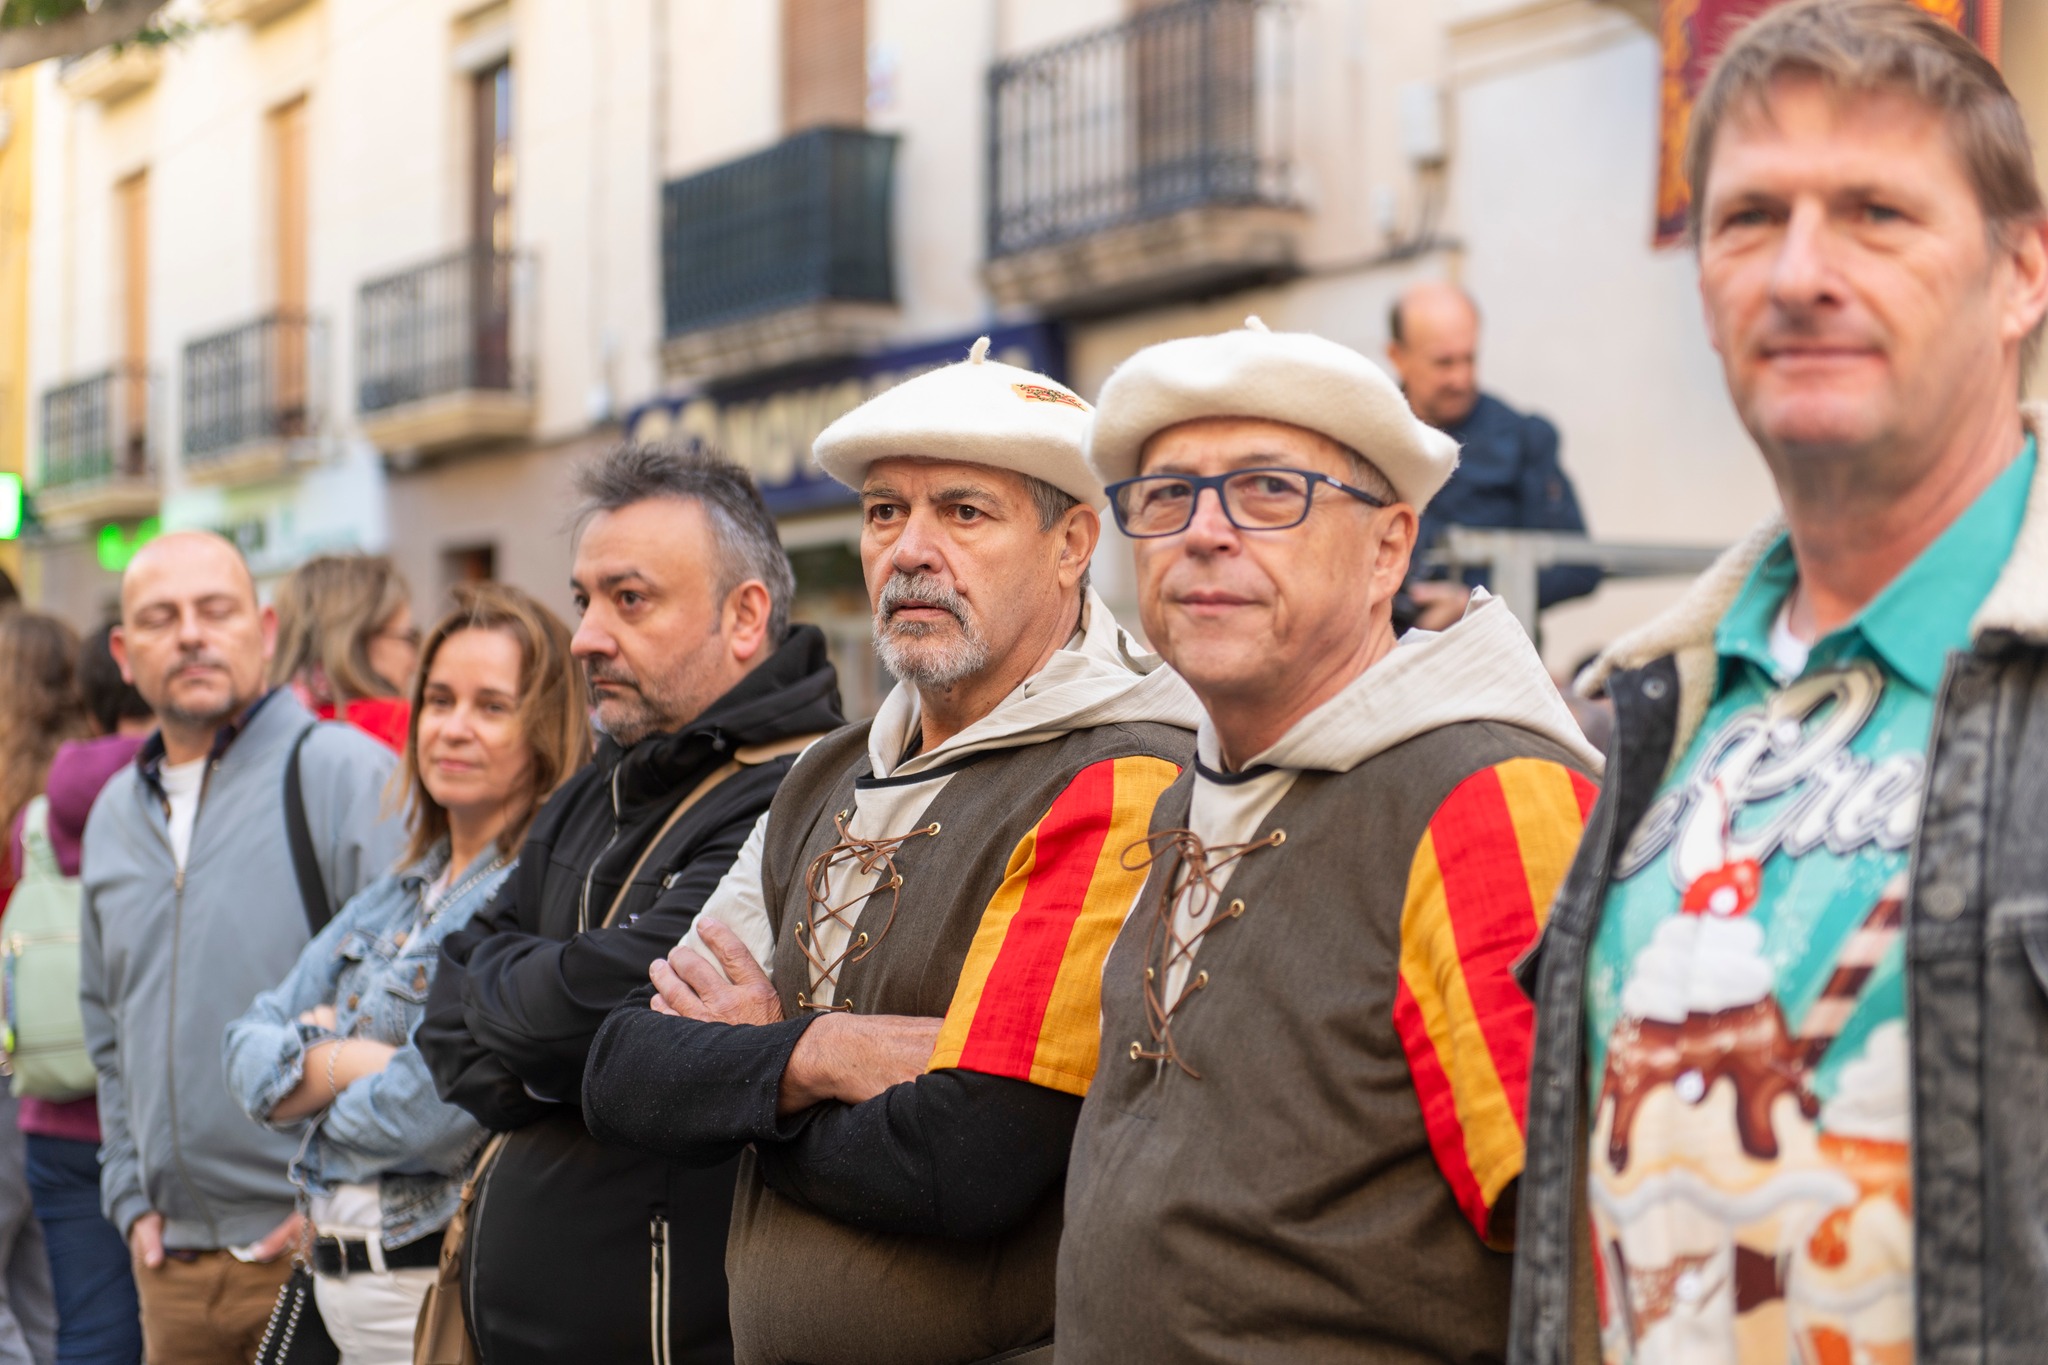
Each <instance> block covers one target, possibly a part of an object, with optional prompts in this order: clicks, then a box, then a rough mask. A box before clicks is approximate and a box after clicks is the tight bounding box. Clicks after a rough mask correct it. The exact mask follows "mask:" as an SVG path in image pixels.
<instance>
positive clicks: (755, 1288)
mask: <svg viewBox="0 0 2048 1365" xmlns="http://www.w3.org/2000/svg"><path fill="white" fill-rule="evenodd" d="M1088 413H1089V409H1088V405H1087V404H1086V403H1084V402H1082V401H1081V399H1080V398H1078V397H1076V396H1075V395H1074V394H1073V393H1072V392H1070V391H1069V390H1068V389H1067V388H1065V387H1064V386H1063V385H1060V384H1058V383H1057V382H1055V381H1054V380H1052V379H1049V378H1047V377H1046V376H1044V375H1042V374H1035V373H1033V372H1031V371H1029V370H1022V369H1018V368H1016V367H1014V366H1010V365H1004V364H1001V363H999V362H997V361H994V360H990V359H989V358H988V340H987V338H985V337H984V338H982V339H981V340H980V341H978V342H977V343H975V346H974V348H973V349H972V350H971V351H969V352H968V357H967V359H966V360H965V361H962V362H960V363H958V364H954V365H947V366H944V367H942V368H940V369H937V370H933V371H931V372H929V373H927V374H923V375H920V376H918V377H917V378H915V379H912V380H910V381H908V382H907V383H904V384H901V385H898V386H897V387H896V388H893V389H891V390H889V391H888V392H886V393H883V394H881V395H879V396H877V397H875V398H872V399H870V400H868V402H867V403H865V404H863V405H862V406H860V407H858V408H856V409H854V410H853V411H852V412H850V413H848V414H846V415H845V416H844V417H841V418H840V419H839V420H838V421H837V422H834V423H833V424H832V425H831V426H830V427H828V428H826V430H825V431H824V433H823V434H822V435H820V436H819V437H818V441H817V445H816V447H815V449H816V454H817V457H818V463H819V464H820V465H821V466H823V468H824V470H825V472H826V473H828V474H830V475H831V476H832V477H833V478H835V479H838V480H839V481H840V482H841V483H844V484H846V485H847V486H848V487H849V488H854V489H857V490H859V493H860V500H861V520H862V529H861V541H860V554H861V567H862V569H863V571H864V573H865V575H866V578H867V584H868V592H869V596H870V597H871V599H872V600H873V602H874V607H875V643H876V648H877V649H878V650H879V651H880V652H881V655H882V658H883V660H884V661H885V662H886V663H887V664H888V666H889V669H890V671H891V672H892V673H894V674H895V675H896V677H897V678H898V679H900V680H901V682H902V686H900V687H898V688H896V689H895V690H894V691H893V692H891V693H890V694H889V697H888V699H887V700H886V701H884V702H883V703H882V709H881V712H880V713H879V714H878V715H877V716H876V717H875V719H874V721H873V722H872V723H871V724H867V725H857V726H849V727H847V728H846V729H845V730H843V731H841V732H840V733H838V734H836V735H834V736H832V737H831V738H829V739H827V740H825V741H824V742H822V743H820V744H819V745H818V746H817V747H816V748H815V749H813V750H812V751H811V752H810V753H809V754H807V755H805V756H804V758H803V759H802V761H800V762H799V763H798V764H797V765H796V768H795V770H794V771H793V772H792V773H791V774H790V777H789V780H788V781H787V782H786V783H784V784H783V788H782V790H781V791H780V792H778V793H777V794H776V797H775V804H774V806H773V807H772V808H771V809H770V811H769V814H768V816H767V818H766V819H765V820H763V821H762V822H761V824H760V825H759V826H758V827H757V828H756V830H755V832H754V835H753V836H752V837H751V838H750V839H749V840H748V843H747V846H746V848H745V849H744V850H743V851H742V852H741V854H740V857H739V861H738V863H737V864H736V865H735V866H734V868H733V870H732V873H731V875H729V876H728V877H727V878H726V879H725V881H724V882H723V883H722V884H721V885H720V886H719V888H718V891H717V893H716V894H715V895H714V896H713V897H712V898H711V900H710V901H709V902H708V903H707V904H706V905H705V907H704V914H703V916H702V917H701V918H700V919H699V921H698V923H697V925H696V926H695V927H694V928H693V930H692V932H691V934H690V936H689V937H688V938H686V939H685V940H684V941H683V942H682V943H681V944H679V945H677V946H676V948H675V951H673V952H672V953H670V954H669V956H668V958H667V959H666V960H665V961H656V962H655V963H653V964H651V967H650V969H649V975H650V976H651V977H652V978H653V980H654V983H655V986H656V987H657V989H658V991H659V994H658V995H657V996H656V998H655V1000H654V1002H653V1005H654V1008H652V1009H648V1008H642V1007H639V1006H629V1007H627V1008H625V1009H622V1010H620V1011H619V1012H618V1013H616V1014H614V1015H613V1016H612V1018H611V1020H610V1022H608V1023H607V1024H606V1025H605V1027H604V1031H603V1032H602V1033H600V1034H599V1035H598V1038H597V1041H596V1042H595V1043H594V1044H593V1045H592V1046H591V1049H590V1066H589V1076H588V1079H587V1080H586V1081H585V1084H584V1099H585V1108H586V1110H587V1112H588V1114H589V1118H590V1124H591V1131H593V1132H596V1133H601V1134H606V1135H608V1136H612V1137H616V1138H617V1139H619V1140H620V1141H623V1142H630V1143H633V1144H635V1145H637V1146H641V1147H644V1148H646V1149H648V1150H649V1151H654V1152H661V1153H665V1154H667V1155H670V1156H673V1157H676V1158H677V1159H679V1160H687V1161H701V1162H710V1163H715V1162H721V1161H724V1160H728V1159H730V1157H731V1156H732V1155H733V1154H734V1153H737V1152H739V1151H741V1150H742V1149H743V1148H744V1149H749V1150H748V1151H747V1154H746V1156H745V1157H744V1158H743V1159H742V1160H743V1164H742V1166H741V1174H740V1180H739V1193H738V1195H737V1197H736V1198H735V1200H734V1204H733V1224H732V1241H731V1244H730V1248H729V1250H728V1252H727V1256H726V1266H727V1268H728V1270H729V1271H730V1272H731V1275H732V1323H733V1346H734V1355H735V1358H736V1359H737V1360H739V1361H740V1362H741V1365H797V1362H802V1363H803V1365H957V1362H964V1361H971V1360H982V1359H985V1358H996V1359H1001V1360H1007V1361H1017V1362H1019V1363H1020V1365H1021V1362H1022V1361H1023V1360H1027V1359H1028V1360H1048V1359H1050V1358H1051V1357H1052V1347H1051V1344H1050V1342H1049V1341H1048V1340H1047V1338H1049V1337H1050V1336H1051V1335H1052V1328H1053V1296H1052V1270H1053V1261H1054V1256H1055V1254H1056V1252H1057V1249H1058V1246H1059V1239H1060V1199H1061V1191H1062V1189H1063V1188H1064V1185H1065V1181H1066V1166H1067V1144H1068V1140H1069V1138H1070V1137H1071V1136H1072V1134H1073V1130H1074V1120H1075V1116H1076V1115H1077V1114H1078V1113H1079V1111H1080V1108H1081V1096H1082V1095H1084V1094H1085V1093H1086V1092H1087V1090H1088V1086H1089V1084H1090V1082H1091V1081H1092V1080H1093V1078H1094V1075H1095V1071H1096V1052H1097V1046H1098V1042H1099V1039H1100V1030H1099V1026H1098V1022H1097V1016H1098V1013H1099V1011H1098V1009H1097V1003H1096V1002H1097V997H1098V993H1099V990H1100V985H1101V980H1102V954H1103V953H1104V952H1105V951H1106V950H1107V949H1108V947H1109V944H1110V942H1111V940H1112V939H1114V938H1115V937H1116V932H1117V929H1118V928H1119V926H1121V925H1122V923H1123V919H1124V915H1125V913H1126V912H1127V911H1128V910H1129V909H1130V907H1131V900H1132V897H1133V896H1134V895H1135V894H1136V893H1137V889H1138V885H1139V883H1140V882H1142V881H1143V879H1144V874H1143V872H1142V870H1140V869H1138V868H1136V867H1135V866H1134V865H1133V864H1132V863H1131V862H1130V861H1128V860H1127V856H1126V855H1127V854H1128V853H1129V851H1130V850H1131V848H1132V846H1133V845H1134V844H1136V843H1138V842H1140V841H1141V840H1143V838H1144V837H1145V831H1146V828H1147V823H1148V822H1149V820H1150V819H1151V815H1152V807H1153V803H1154V802H1155V801H1156V800H1157V799H1158V796H1159V793H1160V792H1162V791H1164V790H1165V789H1166V787H1167V786H1168V785H1169V784H1170V783H1171V782H1172V781H1173V779H1174V777H1175V776H1176V775H1177V774H1178V773H1179V771H1180V769H1181V766H1182V765H1183V764H1185V763H1186V762H1187V760H1188V758H1189V756H1190V750H1191V747H1192V743H1191V742H1192V736H1191V735H1190V734H1189V728H1190V727H1192V725H1193V724H1194V721H1195V719H1196V716H1197V715H1198V712H1197V710H1196V707H1195V701H1194V696H1193V694H1192V693H1190V692H1189V691H1188V690H1187V685H1186V684H1185V683H1183V682H1181V680H1180V679H1179V678H1178V677H1177V676H1176V675H1175V674H1174V673H1173V671H1172V670H1171V669H1166V668H1160V667H1157V663H1158V661H1157V660H1156V659H1154V658H1153V657H1152V656H1151V655H1149V654H1146V653H1144V652H1143V651H1142V650H1140V649H1139V647H1138V646H1137V644H1136V643H1135V642H1134V641H1133V640H1132V639H1131V638H1130V637H1129V636H1128V635H1126V634H1125V633H1124V631H1123V630H1122V628H1121V627H1119V626H1118V625H1117V623H1116V620H1115V618H1114V617H1113V616H1111V615H1110V612H1109V608H1108V607H1107V606H1105V605H1104V604H1103V602H1102V599H1101V598H1100V597H1097V596H1096V595H1095V594H1094V593H1093V592H1091V591H1089V590H1088V588H1087V587H1086V580H1087V571H1088V564H1089V561H1090V559H1091V558H1092V556H1093V554H1094V552H1095V545H1096V538H1097V536H1098V534H1099V533H1100V529H1101V522H1100V519H1099V513H1098V511H1097V508H1098V507H1100V506H1101V505H1102V502H1103V492H1102V485H1101V483H1100V481H1099V480H1097V479H1096V478H1095V476H1094V475H1093V474H1091V473H1090V472H1089V470H1088V466H1087V465H1086V463H1084V461H1083V459H1082V455H1081V450H1082V441H1083V439H1084V436H1085V433H1086V430H1087V425H1088ZM1062 1350H1064V1348H1062ZM1013 1352H1014V1353H1017V1354H1011V1353H1013Z"/></svg>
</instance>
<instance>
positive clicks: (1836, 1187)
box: [1511, 0, 2048, 1365]
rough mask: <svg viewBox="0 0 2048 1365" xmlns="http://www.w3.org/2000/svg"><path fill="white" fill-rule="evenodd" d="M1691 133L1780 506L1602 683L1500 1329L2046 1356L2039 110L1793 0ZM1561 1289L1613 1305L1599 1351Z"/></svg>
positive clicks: (1626, 1353) (1726, 319)
mask: <svg viewBox="0 0 2048 1365" xmlns="http://www.w3.org/2000/svg"><path fill="white" fill-rule="evenodd" d="M1691 138H1692V143H1691V147H1690V149H1689V151H1688V155H1687V173H1688V179H1689V180H1690V182H1691V189H1692V213H1693V218H1694V237H1695V243H1696V249H1697V251H1698V254H1699V285H1700V297H1701V302H1702V303H1703V304H1704V305H1705V313H1706V320H1707V332H1708V336H1709V337H1710V338H1711V340H1712V341H1713V344H1714V348H1715V350H1716V351H1718V352H1719V353H1720V357H1721V365H1722V371H1723V376H1724V378H1725V380H1726V383H1727V386H1728V393H1729V396H1730V398H1731V399H1733V400H1734V404H1735V409H1736V412H1737V413H1738V414H1739V415H1740V416H1741V418H1742V422H1743V425H1744V426H1745V427H1746V428H1747V429H1748V431H1749V434H1750V437H1751V439H1752V440H1753V441H1755V443H1756V446H1757V449H1758V452H1759V453H1760V454H1761V455H1762V456H1763V460H1764V464H1765V465H1766V467H1767V468H1768V469H1769V471H1770V474H1771V478H1772V480H1773V482H1774V483H1775V484H1776V485H1777V490H1778V495H1779V499H1780V501H1781V502H1782V503H1783V507H1784V510H1783V513H1782V515H1779V516H1774V517H1772V518H1771V519H1770V520H1769V521H1768V522H1767V523H1765V524H1764V525H1762V526H1760V527H1758V528H1757V530H1756V531H1755V533H1754V534H1752V535H1750V536H1749V537H1747V538H1746V539H1745V540H1744V541H1743V542H1742V543H1741V544H1739V545H1737V546H1736V547H1735V548H1734V549H1732V550H1731V551H1729V552H1728V554H1727V555H1726V556H1724V557H1723V559H1722V560H1721V562H1720V563H1719V564H1717V565H1715V566H1714V567H1713V568H1711V569H1709V570H1708V571H1707V573H1706V574H1705V575H1703V576H1702V577H1701V578H1700V580H1699V582H1698V583H1696V584H1694V585H1693V587H1692V589H1691V590H1690V591H1689V592H1688V594H1687V595H1686V596H1685V597H1683V598H1681V599H1680V601H1679V602H1678V603H1677V604H1676V605H1675V606H1674V607H1673V608H1672V610H1671V611H1670V612H1669V613H1667V614H1666V615H1664V616H1662V617H1660V618H1658V619H1657V620H1655V621H1652V622H1651V623H1649V624H1648V625H1646V626H1644V627H1643V628H1641V629H1640V630H1638V631H1636V632H1635V633H1634V634H1631V635H1629V636H1626V637H1624V638H1622V639H1621V640H1618V641H1617V642H1615V644H1614V646H1613V647H1612V648H1611V649H1609V650H1608V651H1607V653H1606V654H1605V655H1604V656H1603V657H1602V658H1601V659H1600V660H1599V662H1598V663H1596V664H1595V665H1594V666H1593V668H1592V670H1591V671H1590V673H1589V675H1588V678H1587V682H1588V684H1589V685H1590V684H1595V683H1597V684H1599V685H1601V686H1603V687H1604V688H1605V690H1606V691H1607V692H1608V693H1609V694H1610V695H1611V696H1612V697H1613V699H1614V704H1615V730H1614V740H1613V748H1612V749H1611V750H1610V758H1609V764H1610V767H1609V770H1608V782H1607V785H1606V788H1605V791H1604V793H1603V795H1602V796H1601V798H1600V803H1599V806H1598V807H1597V809H1596V810H1595V811H1594V812H1593V815H1592V817H1591V820H1590V822H1589V824H1588V828H1587V833H1586V839H1585V843H1584V845H1583V846H1582V847H1581V848H1580V850H1579V854H1578V859H1577V862H1576V863H1575V865H1574V866H1573V868H1572V871H1571V874H1570V876H1569V877H1568V878H1567V880H1566V882H1565V885H1564V887H1563V889H1562V891H1561V892H1560V893H1559V895H1558V899H1557V904H1556V908H1555V909H1554V910H1553V912H1552V914H1551V916H1550V922H1549V926H1548V928H1547V930H1546V932H1545V935H1544V938H1543V941H1542V943H1541V945H1540V946H1539V949H1538V951H1537V953H1536V955H1535V958H1534V961H1533V962H1532V963H1531V964H1528V966H1527V968H1526V969H1525V973H1524V979H1525V981H1526V982H1528V983H1530V984H1533V986H1534V993H1535V1001H1536V1017H1537V1030H1536V1040H1535V1048H1534V1056H1533V1060H1532V1063H1531V1069H1530V1076H1529V1111H1528V1148H1529V1156H1528V1165H1527V1169H1526V1170H1525V1172H1524V1174H1523V1177H1522V1191H1523V1193H1522V1200H1521V1207H1520V1218H1521V1221H1520V1226H1519V1229H1518V1241H1517V1263H1516V1269H1515V1299H1514V1328H1513V1337H1512V1341H1513V1348H1512V1355H1511V1358H1512V1359H1513V1360H1515V1361H1516V1362H1519V1363H1520V1365H1562V1363H1563V1362H1564V1361H1567V1360H1571V1361H1582V1360H1588V1359H1591V1358H1592V1357H1593V1354H1594V1352H1595V1351H1596V1350H1597V1351H1599V1353H1600V1354H1602V1355H1604V1358H1605V1359H1606V1360H1607V1362H1609V1365H1657V1362H1663V1361H1681V1360H1682V1361H1686V1362H1694V1363H1697V1365H1738V1362H1739V1363H1740V1365H1794V1362H1798V1363H1799V1365H1806V1362H1816V1361H1842V1362H1852V1361H1853V1362H1864V1361H1873V1362H1874V1361H1912V1360H1917V1361H1919V1362H1921V1365H1944V1363H1945V1362H1963V1361H1976V1362H1987V1363H1988V1362H2019V1361H2038V1360H2041V1359H2043V1354H2044V1351H2048V1346H2044V1343H2048V1233H2044V1230H2048V1140H2044V1137H2043V1133H2044V1119H2048V899H2044V890H2048V833H2044V830H2043V826H2042V824H2041V823H2040V821H2041V811H2042V808H2043V805H2044V802H2048V594H2044V592H2043V586H2042V585H2043V583H2044V581H2048V474H2044V472H2043V471H2044V465H2043V461H2042V452H2041V449H2040V442H2041V439H2042V437H2043V434H2044V432H2048V413H2044V411H2043V410H2042V409H2041V408H2040V407H2038V406H2023V405H2022V404H2021V402H2020V391H2021V379H2022V376H2023V375H2024V374H2025V371H2026V362H2027V360H2028V358H2029V352H2030V351H2031V350H2032V349H2033V348H2034V346H2035V344H2036V341H2037V339H2038V337H2039V334H2040V328H2041V325H2042V318H2043V316H2044V315H2048V208H2044V206H2043V202H2042V196H2041V189H2040V185H2039V182H2038V179H2037V177H2036V172H2035V169H2034V155H2033V151H2032V148H2031V147H2030V146H2029V145H2028V137H2027V130H2026V125H2025V123H2024V122H2023V121H2022V119H2021V115H2020V109H2019V105H2018V103H2017V102H2016V101H2015V100H2014V99H2013V96H2012V93H2011V92H2010V91H2009V90H2008V89H2007V88H2006V85H2005V82H2004V80H2003V79H2002V78H2001V77H2000V76H1999V74H1998V70H1997V68H1996V67H1994V66H1993V65H1992V64H1991V62H1990V61H1989V60H1987V59H1986V58H1985V56H1984V54H1983V53H1981V52H1979V51H1978V50H1977V49H1976V48H1975V47H1973V46H1972V45H1971V44H1970V43H1969V42H1968V41H1967V40H1966V39H1964V38H1963V37H1961V36H1960V35H1958V34H1957V33H1956V31H1955V30H1954V29H1952V28H1950V27H1948V26H1947V25H1946V24H1944V23H1943V22H1941V21H1940V20H1938V19H1936V18H1934V17H1933V16H1931V15H1929V14H1927V13H1925V12H1924V11H1922V10H1921V9H1919V8H1917V7H1915V6H1913V5H1909V4H1906V3H1903V0H1792V3H1788V4H1785V5H1782V6H1779V7H1777V8H1774V9H1771V10H1769V11H1768V12H1766V13H1765V14H1764V15H1763V17H1762V18H1760V19H1757V20H1756V21H1755V22H1754V23H1753V24H1752V25H1751V26H1750V27H1748V28H1746V29H1744V30H1743V31H1742V32H1741V33H1739V34H1737V35H1736V37H1735V38H1734V40H1733V42H1732V43H1731V44H1730V45H1729V47H1728V49H1727V51H1726V52H1725V53H1724V55H1723V56H1722V58H1721V62H1720V65H1719V66H1718V67H1717V68H1716V69H1715V71H1714V73H1713V75H1712V76H1711V77H1709V79H1708V81H1707V85H1706V87H1705V89H1704V90H1703V91H1702V93H1701V97H1700V101H1699V104H1698V105H1697V107H1696V108H1695V111H1694V113H1693V117H1692V125H1691ZM1589 1225H1590V1230H1591V1233H1592V1236H1591V1237H1590V1238H1589V1237H1588V1235H1587V1233H1588V1229H1589ZM1588 1253H1590V1256H1589V1254H1588ZM1589 1261H1590V1264H1589ZM1575 1282H1590V1283H1593V1284H1597V1285H1598V1286H1599V1289H1600V1293H1601V1297H1602V1299H1603V1300H1604V1301H1603V1303H1602V1305H1601V1309H1602V1311H1601V1312H1600V1314H1599V1326H1598V1329H1597V1330H1598V1333H1599V1336H1600V1343H1599V1346H1598V1347H1597V1348H1596V1347H1595V1346H1594V1344H1593V1343H1592V1342H1591V1341H1590V1340H1583V1339H1579V1340H1575V1337H1578V1336H1579V1335H1580V1334H1581V1333H1583V1335H1584V1336H1585V1337H1590V1336H1591V1335H1592V1333H1593V1331H1594V1326H1593V1324H1592V1323H1591V1322H1590V1321H1579V1322H1576V1323H1575V1322H1574V1320H1573V1316H1572V1315H1571V1314H1570V1313H1569V1312H1567V1311H1566V1309H1567V1304H1568V1302H1569V1301H1570V1300H1571V1297H1572V1296H1570V1295H1569V1294H1568V1293H1567V1290H1568V1287H1569V1286H1571V1285H1572V1284H1574V1283H1575ZM1575 1327H1576V1328H1577V1329H1579V1330H1578V1331H1576V1332H1575V1331H1574V1328H1575Z"/></svg>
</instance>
